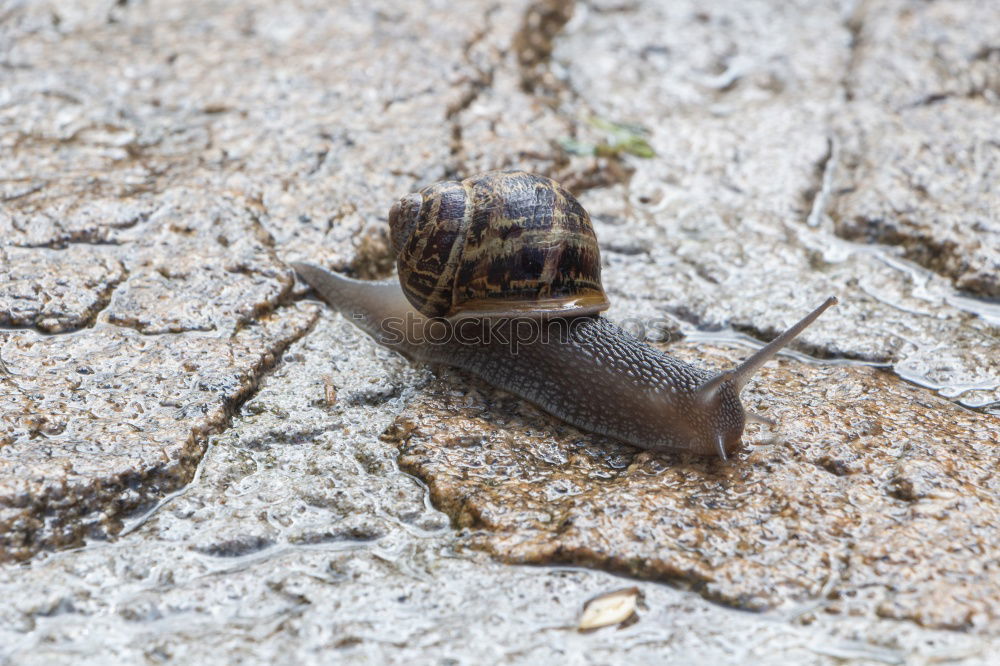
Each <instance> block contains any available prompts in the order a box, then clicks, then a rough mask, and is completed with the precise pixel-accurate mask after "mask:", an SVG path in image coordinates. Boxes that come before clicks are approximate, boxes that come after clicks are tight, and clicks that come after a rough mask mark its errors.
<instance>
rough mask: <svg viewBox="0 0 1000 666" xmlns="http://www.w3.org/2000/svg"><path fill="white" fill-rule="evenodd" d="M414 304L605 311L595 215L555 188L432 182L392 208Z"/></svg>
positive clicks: (483, 177)
mask: <svg viewBox="0 0 1000 666" xmlns="http://www.w3.org/2000/svg"><path fill="white" fill-rule="evenodd" d="M389 229H390V235H391V240H392V249H393V252H394V253H395V254H396V267H397V269H398V272H399V281H400V284H401V285H402V287H403V292H404V293H405V294H406V298H407V299H408V300H409V301H410V303H411V304H413V307H415V308H416V309H417V310H419V311H420V312H421V313H423V314H425V315H427V316H429V317H447V318H451V319H455V318H462V317H509V316H542V315H550V316H568V315H574V316H575V315H584V314H593V313H596V312H600V311H602V310H605V309H607V307H608V300H607V297H606V296H605V295H604V288H603V287H602V286H601V256H600V251H599V250H598V247H597V238H596V237H595V236H594V229H593V227H592V226H591V224H590V216H589V215H588V214H587V211H585V210H584V209H583V206H581V205H580V203H579V202H578V201H577V200H576V199H575V198H574V197H573V195H572V194H570V193H569V192H567V191H566V190H565V189H563V188H562V186H561V185H559V184H558V183H557V182H555V181H554V180H552V179H550V178H545V177H544V176H537V175H534V174H530V173H525V172H524V171H487V172H486V173H481V174H479V175H476V176H473V177H471V178H466V179H465V180H463V181H461V182H458V181H445V182H440V183H435V184H434V185H429V186H428V187H425V188H424V189H422V190H420V192H417V193H413V194H408V195H406V196H405V197H403V198H402V199H400V200H399V201H398V202H396V204H395V205H393V207H392V209H391V210H390V211H389Z"/></svg>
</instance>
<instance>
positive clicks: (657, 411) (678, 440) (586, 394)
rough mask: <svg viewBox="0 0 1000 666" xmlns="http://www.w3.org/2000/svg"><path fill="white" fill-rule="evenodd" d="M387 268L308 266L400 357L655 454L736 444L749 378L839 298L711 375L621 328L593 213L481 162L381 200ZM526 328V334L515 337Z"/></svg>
mask: <svg viewBox="0 0 1000 666" xmlns="http://www.w3.org/2000/svg"><path fill="white" fill-rule="evenodd" d="M389 227H390V242H391V245H392V251H393V252H394V254H395V256H396V267H397V272H398V279H388V280H381V281H363V280H355V279H352V278H349V277H346V276H343V275H339V274H337V273H334V272H331V271H328V270H326V269H324V268H321V267H319V266H315V265H312V264H308V263H294V264H292V266H293V267H294V268H295V270H296V272H297V273H298V274H299V276H300V277H301V278H302V279H303V280H304V281H305V282H306V283H308V284H309V285H310V286H311V287H312V288H313V289H315V291H316V292H317V293H319V295H320V296H321V297H322V298H323V300H325V301H326V302H327V303H328V304H329V305H330V306H332V307H334V308H336V309H338V310H340V311H341V312H343V313H345V314H346V315H347V316H349V317H350V318H351V319H352V320H353V321H354V323H355V324H357V325H358V326H359V327H360V328H361V329H363V330H364V331H365V332H367V333H368V334H369V335H371V336H372V337H373V338H374V339H375V340H376V341H378V342H379V343H381V344H382V345H384V346H386V347H389V348H390V349H393V350H395V351H398V352H400V353H402V354H403V355H404V356H406V357H407V358H409V359H411V360H414V361H420V362H429V363H436V364H444V365H448V366H453V367H457V368H461V369H463V370H466V371H468V372H471V373H472V374H474V375H477V376H478V377H480V378H481V379H483V380H485V381H486V382H487V383H489V384H491V385H493V386H495V387H498V388H501V389H504V390H506V391H508V392H510V393H513V394H514V395H517V396H519V397H521V398H524V399H525V400H528V401H529V402H532V403H534V404H535V405H537V406H538V407H540V408H542V409H543V410H545V411H547V412H549V413H550V414H553V415H554V416H556V417H558V418H560V419H562V420H564V421H566V422H568V423H570V424H572V425H574V426H577V427H579V428H581V429H583V430H587V431H590V432H595V433H599V434H602V435H607V436H609V437H613V438H615V439H618V440H620V441H622V442H624V443H627V444H631V445H633V446H636V447H639V448H642V449H648V450H653V451H673V452H689V453H694V454H698V455H718V456H719V457H721V458H722V459H723V460H726V459H727V457H728V456H729V455H732V454H733V453H734V452H735V451H737V450H739V448H740V446H741V444H742V442H741V439H742V434H743V429H744V426H745V424H746V422H747V421H748V420H754V421H758V422H764V423H770V421H769V420H768V419H765V418H763V417H761V416H757V415H755V414H752V413H747V412H745V411H744V409H743V406H742V404H741V403H740V399H739V393H740V390H741V389H742V388H743V386H744V385H745V384H746V383H747V381H748V380H749V379H750V378H751V376H752V375H753V374H754V373H755V372H756V371H757V370H758V369H759V368H760V367H761V366H762V365H763V364H764V363H765V362H767V361H768V360H769V359H771V358H772V357H774V355H775V354H776V353H777V352H778V350H780V349H781V348H782V347H784V346H785V345H787V344H788V343H789V342H790V341H791V340H792V339H793V338H794V337H795V336H797V335H798V334H799V333H801V332H802V331H803V330H804V329H805V328H806V327H807V326H809V325H810V324H811V323H812V322H813V321H814V320H815V319H816V318H817V317H819V316H820V315H821V314H822V313H823V312H824V311H825V310H826V309H827V308H829V307H830V306H832V305H834V304H835V303H836V302H837V300H836V298H834V297H831V298H828V299H827V300H826V301H825V302H824V303H823V304H822V305H820V306H819V307H818V308H816V309H815V310H814V311H813V312H811V313H810V314H809V315H807V316H806V317H805V318H804V319H802V320H801V321H799V322H798V323H797V324H795V325H794V326H792V327H791V328H790V329H788V330H787V331H785V332H784V333H783V334H781V335H780V336H778V337H777V338H776V339H774V340H773V341H772V342H770V343H769V344H767V345H766V346H764V347H763V348H762V349H760V350H759V351H757V352H756V353H755V354H753V355H752V356H751V357H750V358H748V359H747V360H746V361H744V362H743V363H741V364H740V365H738V366H737V367H736V368H733V369H731V370H725V371H723V372H721V373H718V374H712V373H710V372H708V371H706V370H703V369H701V368H698V367H696V366H693V365H691V364H688V363H685V362H683V361H680V360H678V359H675V358H673V357H671V356H669V355H667V354H665V353H663V352H661V351H659V350H657V349H654V348H653V347H650V346H649V345H647V344H645V343H643V342H642V341H640V340H639V339H638V338H636V337H634V336H633V335H631V334H629V333H628V332H626V331H625V330H623V329H622V328H620V327H618V326H616V325H615V324H614V323H612V322H611V321H609V320H608V319H607V318H605V317H604V316H602V315H601V314H600V313H601V312H602V311H603V310H605V309H607V307H608V300H607V298H606V296H605V293H604V289H603V287H602V285H601V274H600V271H601V262H600V252H599V249H598V245H597V239H596V237H595V235H594V231H593V227H592V226H591V223H590V217H589V215H588V214H587V212H586V211H585V210H584V209H583V207H582V206H581V205H580V203H579V202H578V201H577V200H576V199H575V198H574V197H573V195H571V194H570V193H569V192H567V191H566V190H565V189H563V187H562V186H560V185H559V184H558V183H556V182H555V181H553V180H551V179H549V178H546V177H543V176H538V175H533V174H529V173H526V172H523V171H490V172H486V173H482V174H479V175H476V176H473V177H471V178H467V179H465V180H463V181H461V182H458V181H447V182H441V183H436V184H434V185H430V186H428V187H425V188H424V189H422V190H420V191H419V192H417V193H413V194H408V195H406V196H405V197H403V198H402V199H400V200H399V201H398V202H396V204H395V205H393V206H392V208H391V210H390V211H389ZM525 332H527V333H528V334H527V335H525Z"/></svg>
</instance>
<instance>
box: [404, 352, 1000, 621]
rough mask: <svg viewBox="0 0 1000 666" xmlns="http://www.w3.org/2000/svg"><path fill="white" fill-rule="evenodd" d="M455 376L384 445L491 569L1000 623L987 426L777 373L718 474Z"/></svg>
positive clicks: (814, 372) (856, 385)
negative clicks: (575, 570) (741, 447)
mask: <svg viewBox="0 0 1000 666" xmlns="http://www.w3.org/2000/svg"><path fill="white" fill-rule="evenodd" d="M702 349H704V347H703V348H702ZM685 352H686V353H685ZM681 353H684V354H685V356H692V355H696V356H701V355H702V354H694V353H693V352H692V350H691V349H690V348H688V349H686V350H685V349H682V350H681ZM708 358H709V360H710V362H711V364H712V365H713V366H715V367H719V366H726V365H730V364H732V363H734V362H735V361H737V360H738V359H739V355H738V354H736V353H734V352H733V351H729V352H728V353H726V354H724V355H721V357H720V356H709V357H708ZM459 379H461V378H459ZM455 383H456V382H454V381H449V382H440V383H438V384H435V385H432V386H431V387H430V388H429V389H428V390H426V391H425V392H424V394H423V395H422V396H421V399H419V400H415V401H414V402H412V403H410V405H409V406H408V407H407V410H406V412H404V414H402V415H401V416H400V417H399V419H398V420H397V421H396V424H395V429H394V430H393V432H392V433H391V437H392V438H393V439H395V440H398V442H399V445H400V451H401V457H400V465H401V466H402V468H403V469H404V470H407V471H410V472H412V473H414V474H416V475H417V476H419V477H420V478H423V479H426V480H427V481H428V483H429V485H430V489H431V496H432V498H433V499H434V502H435V504H436V505H438V506H440V507H442V509H443V510H444V511H446V512H447V513H448V514H449V515H451V516H452V518H453V520H454V522H455V525H456V526H457V527H460V528H462V529H463V531H464V532H465V539H466V541H467V542H468V543H469V544H471V545H473V546H475V547H477V548H482V549H485V550H488V551H489V552H491V553H493V554H495V555H496V556H498V557H499V558H501V559H502V560H504V561H507V562H514V563H532V564H537V563H574V564H585V565H587V566H594V567H600V568H606V569H609V570H612V571H617V572H621V573H625V574H628V575H631V576H636V577H639V578H648V579H654V580H674V581H681V582H683V583H685V584H687V585H689V586H691V587H692V588H693V589H695V590H697V591H699V592H701V593H702V594H703V595H704V596H706V597H707V598H709V599H713V600H717V601H721V602H723V603H725V604H727V605H732V606H737V607H740V608H746V609H753V610H761V609H767V608H776V607H781V606H789V605H792V604H793V603H796V602H798V603H801V602H803V601H806V600H811V599H818V600H819V608H818V610H816V611H814V612H824V613H852V614H857V613H873V614H877V615H879V616H882V617H891V618H897V619H907V620H912V621H915V622H917V623H919V624H920V625H922V626H926V627H936V628H947V629H968V630H978V631H985V632H996V631H998V630H1000V588H998V587H997V581H998V576H997V571H996V566H997V564H996V553H997V552H998V548H1000V543H998V541H997V535H998V534H1000V507H998V504H997V499H998V487H997V484H996V481H995V478H994V477H995V475H994V473H993V467H994V461H995V455H996V447H997V446H1000V419H998V418H996V417H992V416H986V417H983V416H982V415H978V414H975V413H971V412H968V411H966V410H963V409H961V408H959V407H955V406H953V405H951V404H949V403H948V402H946V401H944V400H942V399H940V398H935V397H932V396H928V395H926V392H925V391H923V390H921V389H918V388H915V387H912V386H907V385H905V384H900V383H899V382H897V381H895V380H894V379H892V378H891V377H889V376H887V375H886V374H884V373H882V372H879V371H877V370H874V369H871V368H858V367H842V366H841V367H838V366H821V367H809V366H803V365H801V364H796V363H791V362H784V363H782V364H781V365H780V366H779V367H776V368H768V370H767V371H765V372H763V373H762V374H761V375H760V376H759V378H758V379H757V380H756V383H755V387H756V390H751V391H748V396H747V398H748V399H747V400H746V401H745V402H746V404H747V405H748V407H749V408H750V409H751V410H753V411H758V412H760V413H765V414H767V415H768V416H769V417H770V418H772V419H775V420H777V421H778V422H779V423H781V424H782V425H781V426H780V427H778V428H777V429H776V430H775V431H774V432H758V433H754V434H753V435H751V436H750V437H749V438H748V439H749V441H750V442H752V443H753V444H755V445H756V446H751V447H748V448H747V449H746V450H745V451H744V453H743V454H741V455H740V456H739V458H738V459H737V460H736V461H735V462H734V463H732V464H723V463H721V462H719V461H701V460H692V459H685V458H678V457H676V456H663V455H660V456H658V455H654V454H650V453H640V452H637V451H635V450H634V449H631V448H629V447H624V446H619V445H616V444H613V443H609V442H608V441H606V440H603V439H601V438H599V437H593V436H588V435H585V434H583V433H579V432H577V431H575V430H574V429H572V428H570V427H569V426H559V425H555V424H552V423H551V419H549V418H547V417H546V416H545V415H544V414H542V413H540V412H538V411H536V410H534V409H533V408H531V407H528V406H525V405H524V404H523V403H521V402H519V401H517V400H514V399H512V398H510V397H509V396H507V395H506V394H503V393H501V392H498V391H495V390H488V389H485V388H484V387H480V386H475V387H473V388H472V389H469V390H460V389H456V386H455ZM470 405H471V406H470Z"/></svg>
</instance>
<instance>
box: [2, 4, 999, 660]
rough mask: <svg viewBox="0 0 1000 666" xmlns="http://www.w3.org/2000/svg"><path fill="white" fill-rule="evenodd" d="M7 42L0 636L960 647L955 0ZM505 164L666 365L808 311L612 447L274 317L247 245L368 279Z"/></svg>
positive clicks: (724, 653)
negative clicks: (724, 417)
mask: <svg viewBox="0 0 1000 666" xmlns="http://www.w3.org/2000/svg"><path fill="white" fill-rule="evenodd" d="M0 45H2V46H0V80H2V81H3V85H0V423H2V430H0V562H3V564H0V590H2V592H3V593H4V595H5V596H6V597H7V598H8V599H10V600H11V602H10V603H8V604H7V605H6V606H5V607H3V608H0V663H7V662H9V663H19V664H20V663H52V662H53V661H56V662H70V661H71V662H73V663H80V662H87V661H88V660H89V661H92V662H94V663H97V662H100V663H106V662H107V660H108V659H113V660H117V661H128V662H135V661H149V662H159V661H164V660H169V659H171V658H175V659H180V660H190V659H195V658H197V659H198V660H199V661H210V662H214V661H217V662H219V663H223V662H225V663H229V662H232V661H235V660H239V659H246V660H250V661H262V662H263V661H271V660H274V659H276V658H279V657H281V658H287V657H292V658H294V659H295V660H296V661H299V662H320V661H328V660H329V659H330V658H333V656H334V655H335V656H336V657H337V658H338V659H340V660H344V661H353V662H357V663H365V662H371V661H379V662H381V661H407V662H413V661H416V662H419V663H423V662H431V663H438V662H442V663H443V662H449V663H484V662H504V663H532V662H537V661H539V660H542V659H549V660H558V661H563V662H571V663H604V662H607V661H609V660H614V659H628V660H629V661H633V662H636V663H663V662H664V661H668V662H669V661H673V662H677V663H682V662H685V661H691V660H693V659H698V660H703V659H706V658H711V659H712V660H713V661H716V662H719V663H745V662H746V661H747V660H752V661H754V662H759V663H788V662H795V663H828V662H829V663H833V662H840V661H842V660H845V659H846V660H850V661H854V662H858V663H905V662H929V661H947V660H959V661H966V662H968V663H990V662H991V661H993V660H995V659H997V658H998V655H997V650H998V647H997V646H998V645H1000V644H998V643H997V642H996V638H995V636H996V635H997V633H998V631H1000V630H998V626H1000V625H998V614H1000V609H998V608H997V604H996V599H997V598H998V590H997V589H996V580H995V579H996V575H995V571H994V569H995V562H996V559H997V552H998V549H997V543H996V538H995V534H996V533H997V527H998V525H997V522H998V514H997V499H996V498H997V488H996V483H995V481H994V480H993V476H994V475H993V471H992V470H993V469H994V468H995V467H996V459H997V453H996V451H997V444H1000V416H998V411H1000V410H998V404H1000V403H998V401H1000V304H998V303H997V302H996V298H997V297H998V296H1000V291H998V289H1000V287H998V282H997V276H998V275H1000V217H998V213H997V211H998V210H1000V200H998V199H997V197H998V193H997V189H996V188H995V187H993V186H992V184H993V183H994V182H996V180H997V175H998V174H997V169H998V164H1000V145H998V144H997V142H996V140H995V137H994V132H993V127H994V125H995V118H996V117H997V106H998V95H1000V78H998V76H997V72H998V71H1000V60H998V54H1000V15H998V13H997V8H996V7H995V6H994V4H993V3H990V2H988V1H986V0H983V1H981V2H959V1H958V0H952V1H949V0H939V1H938V2H935V3H923V2H916V1H905V0H894V1H892V2H885V3H871V2H856V3H843V2H832V1H831V2H821V3H818V4H817V3H799V4H795V3H793V4H787V3H785V4H780V3H779V4H775V3H767V2H741V3H723V4H720V5H718V6H713V7H711V8H707V9H706V8H704V7H703V6H702V3H695V2H676V3H669V5H668V6H663V4H662V3H644V2H624V3H623V2H617V1H615V2H610V1H609V2H604V1H603V0H594V1H590V2H579V1H578V2H560V1H557V0H539V1H536V2H515V3H502V4H499V5H496V4H490V3H486V2H473V3H465V4H463V5H462V6H461V7H455V6H454V4H453V3H452V4H447V3H435V2H426V3H412V4H409V5H406V6H400V5H399V4H398V3H391V2H385V3H375V4H371V3H363V4H347V5H344V6H342V7H337V8H331V7H329V6H328V5H326V4H323V3H310V2H304V3H297V4H291V5H274V4H271V3H265V2H250V3H241V4H239V5H231V4H229V3H212V2H209V3H196V4H192V3H187V2H181V1H179V0H178V1H174V2H167V3H156V4H154V5H150V4H146V3H134V2H126V3H120V2H106V3H44V2H39V3H16V4H14V5H12V6H10V7H8V8H5V9H3V10H0ZM508 166H510V167H518V168H525V169H529V170H534V171H538V172H541V173H544V174H547V175H550V176H552V177H555V178H557V179H559V180H560V181H561V182H563V183H564V184H565V185H566V186H567V187H569V188H570V189H571V190H572V191H574V192H575V193H577V195H578V196H579V198H580V200H581V202H582V203H583V204H584V205H585V206H586V207H587V209H588V210H589V211H590V213H591V215H592V217H593V218H594V221H595V228H596V232H597V235H598V239H599V241H600V243H601V250H602V253H603V259H604V268H603V275H604V280H605V286H606V288H607V291H608V294H609V296H610V298H611V300H612V308H611V310H609V312H608V313H607V314H608V316H609V317H610V318H612V319H614V320H615V321H618V322H622V323H625V324H627V325H630V326H632V327H633V328H635V327H639V328H643V329H644V332H646V333H647V334H649V335H650V337H652V338H654V339H655V340H657V342H656V344H657V345H658V346H659V347H660V348H662V349H664V350H667V351H668V352H669V353H672V354H676V355H678V356H681V357H683V358H685V359H687V360H691V361H694V362H698V363H701V364H704V365H706V366H708V367H714V368H721V367H726V366H729V365H730V364H732V363H735V362H736V361H738V360H739V359H740V358H743V357H744V356H746V355H747V354H748V353H749V352H750V351H751V350H752V349H753V348H755V347H757V346H759V345H760V344H761V343H762V342H763V341H766V340H768V339H770V338H771V337H773V336H774V335H775V334H777V333H778V332H779V331H781V330H783V329H784V328H785V327H786V326H787V325H788V324H790V323H792V322H793V321H795V320H796V319H798V317H800V316H801V315H802V314H803V313H804V312H807V311H808V310H810V309H811V308H812V307H814V306H815V305H816V304H818V303H819V302H821V301H822V300H823V298H825V297H826V296H828V295H836V296H838V298H839V299H840V305H838V306H837V307H836V308H834V309H832V310H831V311H829V312H828V313H826V314H825V315H824V316H823V317H822V318H821V319H820V320H819V321H817V322H816V324H815V325H814V326H813V327H811V328H810V329H808V330H807V331H806V332H805V333H804V334H803V336H802V337H801V338H800V339H799V340H797V341H796V343H795V344H794V345H793V348H792V349H791V350H790V351H789V353H788V354H785V355H783V356H781V357H780V358H779V360H778V361H774V362H772V363H771V364H769V365H768V366H767V367H766V368H765V370H764V371H763V372H762V373H761V374H760V376H759V377H758V378H756V379H755V380H754V382H752V384H751V385H750V387H749V388H748V390H747V392H746V394H745V402H746V404H748V406H750V407H751V408H752V409H754V410H757V411H760V412H762V413H766V414H768V415H770V416H772V417H773V418H776V420H778V421H779V425H778V426H777V427H775V428H773V429H768V428H762V427H760V426H751V427H750V428H748V431H747V434H746V437H745V440H746V444H747V446H746V448H745V450H744V451H743V452H742V453H741V454H740V455H739V456H738V457H737V458H736V459H735V460H733V461H731V462H730V463H729V464H728V465H726V464H722V463H720V462H718V461H699V460H692V459H684V458H675V457H670V456H654V455H650V454H648V453H640V452H637V451H635V450H633V449H630V448H628V447H625V446H621V445H618V444H616V443H614V442H611V441H609V440H607V439H603V438H600V437H596V436H591V435H588V434H586V433H581V432H579V431H577V430H575V429H573V428H570V427H569V426H566V425H563V424H561V423H558V422H556V421H555V420H553V419H552V418H551V417H548V416H546V415H544V414H543V413H541V412H539V411H538V410H536V409H535V408H533V407H531V406H530V405H527V404H525V403H523V402H521V401H519V400H516V399H514V398H512V397H511V396H509V395H506V394H504V393H502V392H499V391H496V390H494V389H491V388H489V387H488V386H485V385H484V384H482V383H479V382H477V381H476V380H474V379H471V378H470V377H468V376H466V375H463V374H461V373H455V372H450V371H442V370H438V369H433V368H426V367H421V366H415V365H411V364H409V363H407V362H406V361H405V360H403V359H402V358H400V357H398V356H395V355H394V354H392V353H390V352H387V351H385V350H381V349H378V348H377V347H376V346H375V345H373V344H372V343H371V342H369V341H368V340H367V339H364V338H363V337H362V336H361V335H360V334H359V333H358V332H357V331H356V329H354V328H353V327H352V325H351V324H350V323H349V322H347V321H345V320H344V319H343V318H341V317H339V316H338V315H335V314H333V313H331V312H329V311H328V310H327V309H326V308H324V307H322V306H321V305H319V304H317V303H313V302H312V301H309V300H304V297H306V296H307V294H306V292H305V290H304V288H302V287H301V286H296V284H295V282H294V279H293V274H292V272H291V271H290V270H289V269H288V267H287V264H286V262H288V261H294V260H303V259H305V260H309V261H313V262H316V263H321V264H325V265H328V266H331V267H333V268H335V269H338V270H342V271H345V272H347V273H350V274H352V275H354V276H357V277H363V278H372V277H382V276H386V275H388V274H390V272H391V267H392V258H391V256H389V250H388V242H387V233H386V228H385V215H386V213H387V210H388V206H389V205H390V204H391V203H392V202H393V201H394V200H395V199H396V198H398V197H399V196H400V195H402V194H404V193H406V192H410V191H414V190H415V189H418V188H419V187H421V186H423V185H426V184H427V183H430V182H433V181H435V180H439V179H442V178H446V177H456V176H457V177H463V176H466V175H469V174H471V173H474V172H476V171H480V170H483V169H489V168H501V167H508ZM528 564H530V565H544V566H524V565H528ZM609 572H611V573H609ZM621 575H624V576H627V578H621V577H618V576H621ZM637 580H638V583H636V581H637ZM633 584H638V586H639V588H640V590H641V592H642V595H643V597H644V599H645V602H644V603H645V608H641V607H640V609H639V611H638V614H639V621H638V622H636V623H635V624H632V625H631V626H628V627H626V628H623V629H620V630H619V629H616V628H613V627H608V628H604V629H599V630H596V631H595V632H593V633H588V634H580V633H578V632H577V631H576V626H577V623H578V621H579V615H580V612H581V610H582V608H583V604H584V603H585V602H586V601H587V600H588V599H591V598H592V597H595V596H596V595H598V594H602V593H606V592H611V591H613V590H616V589H620V588H625V587H629V586H631V585H633ZM748 610H749V611H754V612H747V611H748Z"/></svg>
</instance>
